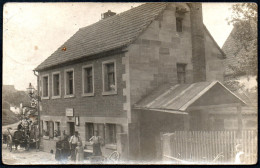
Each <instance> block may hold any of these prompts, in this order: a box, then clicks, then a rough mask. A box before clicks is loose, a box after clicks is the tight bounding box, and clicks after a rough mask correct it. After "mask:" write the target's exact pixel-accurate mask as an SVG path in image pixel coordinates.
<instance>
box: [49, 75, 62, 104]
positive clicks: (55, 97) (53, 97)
mask: <svg viewBox="0 0 260 168" xmlns="http://www.w3.org/2000/svg"><path fill="white" fill-rule="evenodd" d="M57 74H59V95H56V96H55V95H54V75H57ZM51 98H52V99H58V98H61V75H60V71H57V72H53V73H52V97H51Z"/></svg>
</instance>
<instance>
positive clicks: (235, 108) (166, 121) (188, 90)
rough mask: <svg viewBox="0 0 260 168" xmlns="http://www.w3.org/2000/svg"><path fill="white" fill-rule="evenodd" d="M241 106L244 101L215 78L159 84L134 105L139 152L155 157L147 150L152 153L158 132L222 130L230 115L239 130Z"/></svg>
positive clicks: (156, 144) (157, 142) (158, 140)
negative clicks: (138, 132)
mask: <svg viewBox="0 0 260 168" xmlns="http://www.w3.org/2000/svg"><path fill="white" fill-rule="evenodd" d="M243 106H247V104H246V102H245V101H243V100H242V99H241V98H240V97H238V96H236V95H235V94H234V93H232V92H231V91H230V90H229V89H228V88H226V87H225V86H224V85H223V84H221V83H220V82H219V81H212V82H198V83H191V84H177V85H174V86H171V85H169V84H167V85H164V86H161V87H159V88H157V89H156V90H155V91H154V92H152V93H151V94H149V95H148V96H146V97H145V98H144V99H142V100H141V101H140V102H139V103H137V104H136V105H135V107H134V109H135V110H137V113H138V114H139V125H140V149H141V150H140V151H141V155H142V156H147V155H148V157H149V155H150V158H153V159H154V158H155V157H156V156H155V155H153V156H151V155H152V154H151V153H154V154H156V148H158V145H159V142H160V139H158V137H160V134H161V133H166V132H173V131H178V130H194V131H195V130H196V131H203V130H204V131H205V130H225V129H227V128H226V127H225V124H227V125H228V124H229V123H225V119H228V118H230V117H231V118H233V119H235V120H236V122H237V128H236V129H238V130H241V129H242V107H243ZM148 140H149V141H148ZM152 146H154V147H152ZM152 149H153V150H154V151H152Z"/></svg>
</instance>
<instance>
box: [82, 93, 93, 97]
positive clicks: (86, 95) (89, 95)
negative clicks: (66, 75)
mask: <svg viewBox="0 0 260 168" xmlns="http://www.w3.org/2000/svg"><path fill="white" fill-rule="evenodd" d="M94 95H95V94H94V93H84V94H82V95H81V96H82V97H91V96H94Z"/></svg>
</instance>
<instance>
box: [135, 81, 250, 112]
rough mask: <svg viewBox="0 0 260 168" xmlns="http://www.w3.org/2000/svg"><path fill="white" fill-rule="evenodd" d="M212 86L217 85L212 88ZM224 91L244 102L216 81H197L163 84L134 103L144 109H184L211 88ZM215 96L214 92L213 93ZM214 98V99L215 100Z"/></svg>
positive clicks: (138, 107)
mask: <svg viewBox="0 0 260 168" xmlns="http://www.w3.org/2000/svg"><path fill="white" fill-rule="evenodd" d="M213 87H217V88H214V89H212V88H213ZM216 89H217V91H220V90H222V91H224V92H225V93H227V94H228V96H232V98H233V99H234V100H235V101H236V102H239V103H242V104H244V105H245V104H246V103H245V102H244V101H243V100H242V99H241V98H239V97H237V96H236V95H235V94H233V93H232V92H231V91H230V90H228V89H227V88H226V87H225V86H224V85H222V84H221V83H220V82H218V81H213V82H198V83H192V84H177V85H174V86H170V85H164V86H162V87H160V88H158V89H156V90H155V91H154V92H153V93H151V94H149V95H148V96H147V97H145V98H144V99H142V100H141V101H140V102H139V103H137V104H136V105H135V108H136V109H146V110H149V109H150V110H156V109H157V110H173V111H183V112H184V111H186V110H187V108H188V107H190V106H191V105H193V104H194V103H196V102H197V100H199V99H200V98H201V97H202V96H203V95H205V94H206V93H209V92H211V90H216ZM213 94H214V95H215V96H216V97H218V95H217V94H216V92H214V93H213ZM212 99H213V98H212ZM216 99H218V98H216ZM216 99H215V100H216Z"/></svg>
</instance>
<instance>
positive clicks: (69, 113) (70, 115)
mask: <svg viewBox="0 0 260 168" xmlns="http://www.w3.org/2000/svg"><path fill="white" fill-rule="evenodd" d="M66 116H67V117H73V116H74V111H73V108H66Z"/></svg>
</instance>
